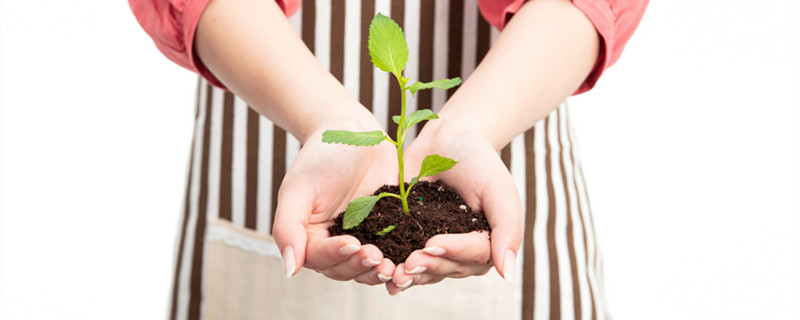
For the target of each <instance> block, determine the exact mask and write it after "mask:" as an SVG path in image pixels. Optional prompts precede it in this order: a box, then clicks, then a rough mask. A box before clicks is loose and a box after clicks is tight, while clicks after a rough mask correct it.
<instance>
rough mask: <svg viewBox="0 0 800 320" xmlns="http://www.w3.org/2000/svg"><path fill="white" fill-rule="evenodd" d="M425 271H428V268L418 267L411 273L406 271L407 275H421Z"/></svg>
mask: <svg viewBox="0 0 800 320" xmlns="http://www.w3.org/2000/svg"><path fill="white" fill-rule="evenodd" d="M425 270H428V267H425V266H419V267H416V268H414V269H412V270H411V271H406V274H420V273H423V272H425Z"/></svg>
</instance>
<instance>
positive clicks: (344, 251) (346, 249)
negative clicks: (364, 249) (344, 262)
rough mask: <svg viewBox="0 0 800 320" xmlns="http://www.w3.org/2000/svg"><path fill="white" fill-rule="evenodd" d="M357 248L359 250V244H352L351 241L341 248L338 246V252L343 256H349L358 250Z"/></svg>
mask: <svg viewBox="0 0 800 320" xmlns="http://www.w3.org/2000/svg"><path fill="white" fill-rule="evenodd" d="M358 250H361V248H360V247H359V246H357V245H354V244H352V243H348V244H346V245H344V246H342V247H341V248H339V254H341V255H343V256H349V255H352V254H354V253H356V252H358Z"/></svg>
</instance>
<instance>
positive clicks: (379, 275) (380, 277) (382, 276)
mask: <svg viewBox="0 0 800 320" xmlns="http://www.w3.org/2000/svg"><path fill="white" fill-rule="evenodd" d="M378 279H379V280H381V282H388V281H389V280H392V277H387V276H384V275H382V274H380V273H379V274H378Z"/></svg>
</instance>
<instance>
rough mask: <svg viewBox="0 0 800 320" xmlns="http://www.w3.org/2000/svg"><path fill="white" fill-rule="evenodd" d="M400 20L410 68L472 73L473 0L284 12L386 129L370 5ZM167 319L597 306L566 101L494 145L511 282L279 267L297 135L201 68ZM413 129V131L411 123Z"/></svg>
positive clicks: (338, 0) (329, 1)
mask: <svg viewBox="0 0 800 320" xmlns="http://www.w3.org/2000/svg"><path fill="white" fill-rule="evenodd" d="M377 12H381V13H383V14H385V15H388V16H390V17H392V19H394V20H395V21H397V23H398V24H400V26H401V27H403V29H404V31H405V33H406V39H407V41H408V43H409V61H408V65H407V69H406V73H405V75H406V76H408V77H410V78H411V79H413V80H419V81H425V82H427V81H432V80H435V79H442V78H452V77H457V76H460V77H462V78H467V77H469V75H470V73H471V72H472V71H473V70H474V68H475V66H476V65H477V63H478V62H480V60H481V59H482V58H483V56H484V55H485V54H486V52H487V51H488V50H489V47H490V45H491V43H492V41H493V40H494V39H495V38H496V37H497V36H498V34H499V33H498V31H497V30H496V29H494V28H493V27H491V26H490V25H489V24H488V23H486V21H485V20H483V18H482V17H481V15H480V13H479V11H478V6H477V0H435V1H434V0H306V1H304V3H303V6H302V8H301V9H300V10H299V11H298V12H297V13H296V14H294V15H293V16H292V17H290V19H289V20H290V22H291V24H292V25H293V26H294V27H295V29H296V30H297V32H298V34H299V35H300V36H301V37H302V38H303V40H304V41H305V43H306V45H307V46H308V47H309V49H310V50H311V51H312V52H314V54H315V55H316V57H317V59H318V60H319V62H320V63H321V64H322V65H323V66H324V67H326V68H328V69H329V70H330V72H331V73H332V74H333V75H334V76H336V78H338V79H339V81H341V82H342V83H343V84H344V86H345V87H346V88H347V90H349V91H350V92H351V93H352V94H353V96H355V97H357V98H358V99H359V100H360V101H361V103H362V104H363V105H364V106H366V107H367V108H369V109H370V110H372V111H373V113H374V114H375V116H376V117H377V119H378V120H379V122H381V123H382V124H383V125H384V128H387V132H394V131H396V124H395V123H394V122H392V121H391V120H390V117H391V116H392V115H396V114H398V113H399V112H400V97H399V87H398V85H397V83H396V82H394V81H390V75H389V74H387V73H385V72H382V71H380V70H377V69H376V68H374V67H373V65H372V63H371V62H370V60H369V54H368V51H367V46H366V42H367V34H368V27H369V22H370V21H371V19H372V17H373V16H374V15H375V14H376V13H377ZM452 93H453V90H450V91H442V90H438V91H431V90H424V91H420V92H419V93H418V94H417V95H416V96H415V97H413V98H410V99H409V101H408V104H407V108H408V109H409V110H408V112H409V113H410V112H413V111H414V110H416V109H418V108H433V109H434V110H438V108H441V107H442V105H444V103H445V101H446V100H447V98H448V97H449V96H450V95H451V94H452ZM196 101H197V110H196V114H195V118H196V125H195V132H194V139H193V147H192V151H191V157H190V165H189V170H188V183H187V189H186V196H185V199H184V211H183V214H182V215H181V222H180V224H179V228H180V229H179V238H178V243H177V249H176V261H175V270H174V275H175V277H174V283H173V287H172V294H171V307H170V310H169V318H170V319H201V318H202V319H377V318H381V319H442V318H448V319H525V320H527V319H553V320H557V319H587V320H589V319H592V320H594V319H607V318H610V317H609V315H608V312H607V308H606V303H605V296H604V290H603V280H602V276H601V275H602V263H601V261H600V255H599V250H598V247H597V242H596V237H595V232H594V229H593V222H592V217H591V210H590V205H589V198H588V196H587V193H586V184H585V181H584V178H583V172H582V171H581V168H580V165H579V162H578V154H577V147H576V146H575V143H576V140H575V136H574V131H573V130H572V128H571V124H570V121H569V115H568V108H567V106H566V104H562V105H561V106H560V107H559V108H558V109H557V110H555V111H553V112H552V113H551V114H550V115H549V116H548V117H546V118H545V119H542V120H541V121H539V122H538V123H537V124H536V126H534V128H532V129H530V130H529V131H527V132H525V133H524V134H522V135H520V136H519V137H516V138H515V139H514V140H513V141H512V142H511V143H510V144H509V145H508V146H506V147H505V148H504V149H503V150H502V151H501V152H499V154H498V156H499V157H501V159H502V160H503V162H504V163H505V164H506V166H507V167H508V168H509V171H510V172H511V173H512V175H513V177H514V179H515V181H516V183H517V187H518V189H519V190H520V193H521V196H522V197H521V198H522V200H523V202H524V203H523V205H524V208H525V211H524V212H525V219H524V223H525V235H524V242H523V246H522V249H521V250H520V252H521V254H520V255H519V259H518V261H517V270H516V275H514V279H519V280H517V281H516V282H515V283H514V285H511V286H509V285H508V284H506V283H505V282H504V281H503V280H502V279H501V278H500V277H499V276H498V275H497V274H496V273H495V272H490V273H489V274H487V275H485V276H482V277H470V278H467V279H447V280H445V281H442V282H440V283H439V284H435V285H429V286H417V287H413V288H412V289H410V290H408V291H406V292H403V293H401V294H399V295H397V296H395V297H392V296H389V295H388V294H387V293H386V292H385V289H384V288H383V287H382V286H375V287H370V286H365V285H361V284H357V283H355V282H352V281H351V282H338V281H333V280H329V279H327V278H325V277H323V276H322V275H320V274H317V273H315V272H313V271H310V270H307V269H303V270H301V271H300V272H299V273H298V274H297V275H296V276H294V277H292V278H291V279H289V280H284V279H283V276H282V275H283V274H282V264H281V260H280V253H279V252H278V249H277V247H276V246H275V242H274V240H273V239H272V237H271V235H270V230H271V223H272V213H273V212H275V208H276V202H275V199H277V192H278V188H279V186H280V184H281V180H282V178H283V176H284V174H285V173H286V172H287V169H288V168H289V166H290V165H291V164H292V161H293V160H294V158H295V156H296V155H297V152H298V151H299V149H300V143H299V142H298V141H297V140H296V139H295V138H294V137H292V136H291V135H290V134H287V133H286V131H284V130H283V129H281V128H279V127H277V126H274V125H273V124H272V123H271V122H270V121H269V120H268V119H266V118H263V117H260V116H259V115H258V114H257V113H256V112H254V111H253V110H252V109H250V108H248V106H247V105H246V104H245V103H244V102H243V101H242V100H240V99H239V98H238V97H236V96H234V95H233V94H231V93H229V92H225V91H222V90H220V89H218V88H214V87H212V86H211V85H209V84H208V83H207V82H205V81H203V80H200V82H199V84H198V90H197V100H196ZM414 134H415V132H413V131H412V132H409V135H410V137H413V136H414Z"/></svg>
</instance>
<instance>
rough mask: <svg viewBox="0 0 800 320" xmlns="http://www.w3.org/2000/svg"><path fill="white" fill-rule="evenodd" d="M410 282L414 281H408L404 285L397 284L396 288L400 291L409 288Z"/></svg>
mask: <svg viewBox="0 0 800 320" xmlns="http://www.w3.org/2000/svg"><path fill="white" fill-rule="evenodd" d="M412 281H414V279H408V281H406V283H404V284H398V285H397V287H398V288H401V289H405V288H408V286H410V285H411V282H412Z"/></svg>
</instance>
